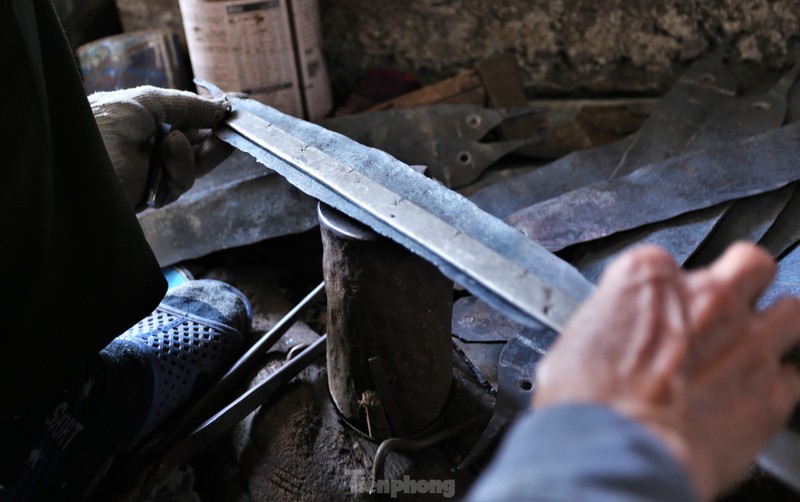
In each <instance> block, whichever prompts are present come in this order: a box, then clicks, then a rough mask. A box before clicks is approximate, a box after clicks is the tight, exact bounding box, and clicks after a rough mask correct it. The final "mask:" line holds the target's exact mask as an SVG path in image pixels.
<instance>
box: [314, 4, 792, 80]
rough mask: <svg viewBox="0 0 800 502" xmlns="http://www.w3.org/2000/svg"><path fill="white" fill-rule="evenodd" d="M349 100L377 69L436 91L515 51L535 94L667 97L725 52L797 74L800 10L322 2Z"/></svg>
mask: <svg viewBox="0 0 800 502" xmlns="http://www.w3.org/2000/svg"><path fill="white" fill-rule="evenodd" d="M321 8H322V12H323V24H324V27H323V28H324V33H325V49H326V52H327V55H328V58H329V62H330V71H331V75H332V78H333V81H334V83H335V86H336V89H337V91H338V92H342V91H343V90H344V89H346V88H347V87H348V86H349V85H351V84H352V82H353V81H354V80H355V78H356V77H358V76H359V75H360V74H361V73H362V72H363V70H364V69H365V68H368V67H370V66H386V67H391V68H395V69H400V70H405V71H408V72H411V73H414V74H416V75H418V76H419V77H420V78H421V79H422V80H423V81H424V82H431V81H435V80H437V79H441V78H443V77H446V76H448V75H451V74H452V73H453V72H454V71H456V70H458V69H460V68H466V67H469V66H470V65H472V64H473V63H474V62H475V61H477V60H479V59H482V58H485V57H487V56H490V55H492V54H495V53H498V52H512V53H514V54H515V55H516V56H517V59H518V61H519V63H520V65H521V66H522V68H523V72H524V78H525V83H526V86H527V87H528V89H529V90H530V92H531V93H536V94H541V93H546V94H564V93H570V94H572V93H584V94H598V93H616V92H623V93H631V92H634V93H656V94H657V93H660V92H663V91H665V90H666V89H667V88H668V87H669V85H670V83H671V82H672V80H673V78H674V77H675V75H676V74H677V73H679V70H681V69H682V68H683V67H684V66H685V65H686V63H687V62H688V61H690V60H691V59H693V58H695V57H697V56H698V55H699V54H701V53H703V52H704V51H707V50H710V49H713V48H715V47H717V46H719V45H720V43H721V42H723V41H726V40H727V41H728V42H729V43H730V46H729V49H728V54H729V57H730V60H731V62H732V63H734V64H741V65H742V66H743V67H746V68H748V69H752V70H760V69H773V70H775V69H778V68H781V67H783V66H786V65H789V64H791V63H792V62H793V61H794V59H795V55H796V52H797V50H796V49H797V43H798V38H800V25H799V21H798V20H799V18H800V1H798V0H777V1H776V0H708V1H705V0H674V1H670V2H649V1H631V0H490V1H486V0H410V1H397V0H370V1H362V0H321Z"/></svg>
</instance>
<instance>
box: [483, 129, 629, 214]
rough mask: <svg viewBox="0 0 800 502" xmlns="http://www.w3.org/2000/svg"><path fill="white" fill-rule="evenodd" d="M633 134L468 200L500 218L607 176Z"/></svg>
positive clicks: (505, 183)
mask: <svg viewBox="0 0 800 502" xmlns="http://www.w3.org/2000/svg"><path fill="white" fill-rule="evenodd" d="M633 140H634V137H633V136H629V137H627V138H625V139H623V140H620V141H617V142H614V143H610V144H607V145H603V146H598V147H595V148H589V149H586V150H578V151H575V152H572V153H570V154H568V155H565V156H564V157H562V158H560V159H559V160H557V161H555V162H551V163H549V164H546V165H544V166H541V167H538V168H536V169H534V170H533V171H531V172H529V173H527V174H524V175H522V176H518V177H515V178H511V179H508V180H504V181H501V182H499V183H496V184H494V185H492V186H489V187H486V188H484V189H483V190H480V191H478V192H475V193H474V194H472V195H471V196H470V197H469V199H470V200H471V201H472V202H474V203H475V204H476V205H477V206H478V207H480V208H481V209H483V210H484V211H486V212H487V213H489V214H493V215H495V216H497V217H498V218H505V217H506V216H508V215H510V214H512V213H514V212H516V211H519V210H520V209H523V208H525V207H528V206H530V205H532V204H535V203H537V202H541V201H543V200H547V199H549V198H551V197H556V196H558V195H561V194H564V193H567V192H569V191H571V190H575V189H576V188H580V187H584V186H587V185H591V184H593V183H597V182H599V181H603V180H605V179H607V178H608V177H609V176H610V175H611V173H612V172H613V171H614V167H615V166H616V165H617V162H618V161H619V159H620V157H621V156H622V154H623V153H624V152H625V150H626V149H627V148H628V146H629V145H630V144H631V143H633Z"/></svg>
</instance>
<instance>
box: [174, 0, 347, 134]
mask: <svg viewBox="0 0 800 502" xmlns="http://www.w3.org/2000/svg"><path fill="white" fill-rule="evenodd" d="M180 9H181V15H182V17H183V28H184V35H185V37H186V44H187V46H188V50H189V57H190V59H191V63H192V70H193V73H194V75H195V76H196V77H198V78H202V79H204V80H207V81H209V82H211V83H213V84H215V85H217V86H218V87H220V88H221V89H223V90H225V91H230V92H243V93H246V94H248V95H250V97H251V98H253V99H256V100H258V101H260V102H262V103H264V104H266V105H269V106H272V107H273V108H276V109H278V110H280V111H282V112H284V113H287V114H289V115H293V116H295V117H301V118H305V119H309V120H316V119H319V118H323V117H325V116H327V115H328V114H329V113H330V111H331V109H332V107H333V101H332V97H331V89H330V82H329V79H328V73H327V67H326V65H325V60H324V56H323V54H322V33H321V23H320V18H319V5H318V0H222V1H220V0H180Z"/></svg>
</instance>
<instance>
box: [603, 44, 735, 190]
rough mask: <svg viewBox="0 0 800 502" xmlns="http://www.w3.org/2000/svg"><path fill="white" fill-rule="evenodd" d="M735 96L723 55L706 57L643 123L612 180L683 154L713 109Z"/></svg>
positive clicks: (732, 80)
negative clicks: (680, 153) (687, 144)
mask: <svg viewBox="0 0 800 502" xmlns="http://www.w3.org/2000/svg"><path fill="white" fill-rule="evenodd" d="M735 94H736V79H735V78H734V77H733V74H732V73H731V72H730V71H729V70H728V69H727V68H726V67H725V65H724V63H723V61H722V54H721V53H715V54H708V55H706V56H703V57H702V58H701V59H699V60H698V61H697V62H695V63H694V64H692V66H690V67H689V69H688V70H687V71H686V72H685V73H684V74H683V75H681V76H680V77H679V78H678V81H677V82H676V83H675V85H673V87H672V89H670V91H669V93H668V94H667V95H666V96H664V98H663V99H662V101H661V102H660V103H659V104H658V106H657V108H656V110H654V112H653V114H652V115H651V116H650V118H649V119H648V120H647V121H646V122H645V123H644V124H642V127H641V128H640V129H639V131H638V132H637V133H636V141H635V142H634V143H633V144H632V145H631V146H630V147H629V148H628V150H627V151H626V152H625V154H624V156H623V157H622V159H621V160H620V161H619V164H618V165H617V167H616V169H615V170H614V172H613V175H612V177H620V176H625V175H627V174H629V173H631V172H633V171H635V170H637V169H639V168H640V167H642V166H645V165H647V164H650V163H653V162H660V161H663V160H665V159H668V158H669V157H671V156H673V155H675V154H677V153H678V152H681V151H682V150H683V148H684V146H685V145H686V143H687V142H688V141H689V139H690V138H691V137H692V136H693V135H694V134H695V131H697V129H698V128H699V127H700V125H701V124H702V123H703V122H704V121H705V120H706V117H707V116H708V114H709V113H710V111H711V110H712V109H713V107H714V106H716V105H717V104H719V103H722V102H724V101H726V100H728V99H730V98H731V97H733V96H734V95H735Z"/></svg>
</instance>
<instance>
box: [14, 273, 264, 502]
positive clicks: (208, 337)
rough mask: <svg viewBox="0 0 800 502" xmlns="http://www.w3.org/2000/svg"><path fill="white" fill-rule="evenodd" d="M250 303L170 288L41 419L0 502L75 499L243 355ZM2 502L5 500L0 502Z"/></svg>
mask: <svg viewBox="0 0 800 502" xmlns="http://www.w3.org/2000/svg"><path fill="white" fill-rule="evenodd" d="M251 319H252V311H251V309H250V304H249V302H248V301H247V299H246V298H245V297H244V295H243V294H242V293H241V292H239V291H238V290H237V289H235V288H233V287H232V286H229V285H227V284H225V283H223V282H219V281H212V280H195V281H190V282H188V283H186V284H183V285H181V286H178V287H176V288H174V289H171V290H170V291H169V292H168V293H167V295H166V296H165V297H164V299H163V300H162V301H161V304H160V305H159V306H158V308H157V309H156V310H155V311H154V312H153V313H152V314H150V315H149V316H147V317H146V318H144V319H142V320H141V321H140V322H139V323H137V324H136V325H135V326H133V327H132V328H130V329H129V330H127V331H126V332H125V333H123V334H122V335H120V336H119V337H117V338H115V339H114V340H113V341H112V342H111V343H110V344H109V345H108V346H107V347H106V348H104V349H103V350H102V351H101V352H100V353H99V355H98V358H97V360H96V361H95V364H94V365H93V367H92V368H91V369H90V370H89V371H88V372H87V373H86V374H85V375H84V376H82V377H80V378H78V379H76V381H75V382H73V384H72V385H71V386H69V389H68V390H67V391H66V392H65V393H64V396H65V397H64V399H63V401H62V402H60V403H58V404H57V405H56V406H55V408H54V409H53V411H52V412H51V413H50V414H49V415H48V416H46V418H45V422H44V427H43V428H44V430H43V432H42V434H41V437H40V439H39V442H38V444H37V445H36V446H35V447H34V448H33V449H32V450H31V452H30V455H29V458H28V460H27V461H26V462H25V464H24V466H23V467H22V469H21V475H20V476H19V477H18V480H17V481H16V482H14V483H12V484H9V485H6V486H3V487H1V488H0V495H2V496H0V499H3V500H9V501H11V500H82V499H85V498H86V497H87V496H88V495H89V494H90V493H91V492H92V490H93V489H94V488H95V487H96V486H97V484H98V482H99V481H100V479H101V478H102V476H103V475H104V474H105V473H106V472H107V470H108V469H109V467H110V466H111V463H112V462H113V461H114V458H115V456H117V455H118V454H119V453H120V452H123V451H126V450H127V451H130V449H131V447H132V446H135V445H136V444H137V443H139V442H140V441H141V440H142V439H143V438H145V437H146V436H147V434H149V433H150V432H152V431H154V430H155V429H156V428H157V427H158V426H159V425H160V424H161V423H163V422H164V421H165V420H166V419H168V418H169V416H170V415H171V414H172V413H173V412H174V411H175V410H176V409H178V408H179V407H181V406H182V405H184V404H186V403H187V401H188V400H189V399H190V398H191V397H192V395H193V394H195V393H196V391H197V390H198V389H199V388H201V387H202V386H204V385H206V384H209V383H211V382H213V381H214V380H215V379H217V378H219V377H220V376H221V375H222V373H224V371H225V370H227V368H228V367H229V366H230V365H231V364H232V363H233V362H234V361H235V359H236V358H237V357H238V356H239V355H240V353H241V351H242V350H243V342H244V336H245V334H246V333H247V331H248V329H249V327H250V322H251ZM3 497H5V498H3Z"/></svg>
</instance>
